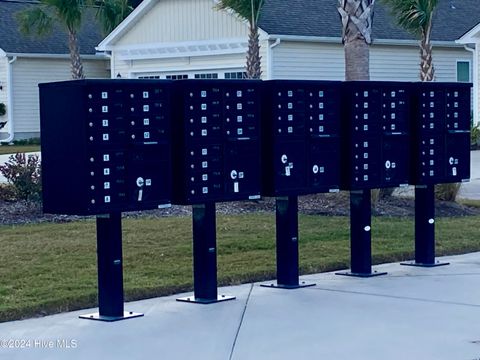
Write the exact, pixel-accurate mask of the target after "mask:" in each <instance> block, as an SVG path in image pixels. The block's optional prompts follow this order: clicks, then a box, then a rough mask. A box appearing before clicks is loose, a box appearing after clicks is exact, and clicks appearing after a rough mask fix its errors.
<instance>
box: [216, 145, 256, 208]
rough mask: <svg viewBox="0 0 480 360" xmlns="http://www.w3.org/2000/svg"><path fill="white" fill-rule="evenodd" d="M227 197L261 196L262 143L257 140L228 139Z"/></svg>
mask: <svg viewBox="0 0 480 360" xmlns="http://www.w3.org/2000/svg"><path fill="white" fill-rule="evenodd" d="M224 171H225V198H226V199H227V200H229V199H237V198H238V199H240V198H241V199H244V198H258V197H259V196H260V184H261V178H260V145H259V143H258V142H257V141H244V140H237V141H228V142H227V143H226V145H225V163H224Z"/></svg>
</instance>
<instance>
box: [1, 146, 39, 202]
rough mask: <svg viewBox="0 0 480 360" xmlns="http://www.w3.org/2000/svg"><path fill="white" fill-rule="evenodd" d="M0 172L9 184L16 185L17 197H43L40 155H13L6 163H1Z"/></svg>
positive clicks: (34, 199) (34, 198)
mask: <svg viewBox="0 0 480 360" xmlns="http://www.w3.org/2000/svg"><path fill="white" fill-rule="evenodd" d="M0 173H1V174H2V175H3V176H4V177H5V178H6V179H7V182H8V184H11V185H12V186H13V187H14V189H15V196H16V198H17V199H19V200H33V201H39V200H40V199H41V196H42V180H41V163H40V158H39V156H38V155H29V156H26V155H25V154H24V153H17V154H15V155H11V156H10V157H9V158H8V161H7V162H6V163H5V165H0Z"/></svg>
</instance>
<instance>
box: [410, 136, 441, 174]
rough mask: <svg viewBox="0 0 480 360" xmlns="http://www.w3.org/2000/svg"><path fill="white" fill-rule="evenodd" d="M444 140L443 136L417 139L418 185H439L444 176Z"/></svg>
mask: <svg viewBox="0 0 480 360" xmlns="http://www.w3.org/2000/svg"><path fill="white" fill-rule="evenodd" d="M444 154H445V139H444V136H443V135H428V134H426V135H424V136H422V137H421V138H420V139H419V148H418V154H417V155H418V156H417V159H418V160H417V164H416V166H417V171H416V173H417V176H418V181H417V183H418V184H435V183H439V182H441V181H439V180H440V179H443V177H444V175H445V164H444V162H445V159H444Z"/></svg>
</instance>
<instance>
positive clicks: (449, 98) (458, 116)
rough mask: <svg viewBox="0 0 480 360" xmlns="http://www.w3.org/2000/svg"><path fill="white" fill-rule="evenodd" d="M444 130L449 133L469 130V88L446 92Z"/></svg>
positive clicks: (453, 89)
mask: <svg viewBox="0 0 480 360" xmlns="http://www.w3.org/2000/svg"><path fill="white" fill-rule="evenodd" d="M445 93H446V120H445V123H446V128H447V130H449V131H452V130H453V131H459V130H463V131H469V130H470V109H471V107H470V101H471V100H470V96H471V95H470V88H469V87H467V88H465V87H464V88H448V89H447V90H446V92H445Z"/></svg>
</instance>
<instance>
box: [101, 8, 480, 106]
mask: <svg viewBox="0 0 480 360" xmlns="http://www.w3.org/2000/svg"><path fill="white" fill-rule="evenodd" d="M336 5H337V1H336V0H266V1H265V6H264V8H263V11H262V16H261V19H260V21H259V27H260V45H261V56H262V77H263V78H264V79H324V80H343V79H344V53H343V46H342V43H341V37H340V36H341V27H340V19H339V15H338V12H337V9H336ZM214 6H215V1H214V0H144V1H143V2H142V3H141V4H140V6H138V7H137V8H136V9H135V11H133V12H132V13H131V14H130V16H128V17H127V18H126V19H125V20H124V21H123V22H122V23H121V24H120V25H119V26H118V27H117V28H116V29H115V30H114V31H113V32H112V33H110V34H109V35H108V36H107V37H106V38H105V39H104V40H103V41H102V42H101V43H100V44H99V45H98V47H97V50H99V51H104V52H105V53H107V54H108V55H109V56H110V62H111V65H110V69H111V76H112V77H123V78H154V79H165V78H168V79H182V78H219V79H223V78H226V79H234V78H241V77H242V76H243V73H244V66H245V54H246V49H247V34H248V24H247V23H246V22H245V21H242V20H241V19H239V18H238V17H237V16H236V15H235V14H234V13H232V12H228V11H217V10H216V9H215V8H214ZM479 22H480V12H478V0H440V3H439V6H438V9H437V13H436V17H435V23H434V27H433V33H432V40H433V45H434V64H435V67H436V80H438V81H471V80H472V63H473V49H471V48H470V47H468V46H465V45H464V44H461V43H457V42H456V40H457V39H459V38H460V37H462V35H464V34H465V33H467V32H468V31H469V30H470V29H472V28H473V27H474V26H475V25H477V24H478V23H479ZM373 37H374V43H373V45H372V47H371V52H370V72H371V79H372V80H398V81H416V80H418V79H419V49H418V41H417V40H416V39H415V38H414V37H413V36H412V35H411V34H409V33H407V32H405V31H403V30H402V29H400V28H399V27H398V26H397V25H395V21H394V19H393V18H392V16H391V15H390V14H389V12H388V9H386V8H385V6H384V5H382V4H381V3H379V2H378V1H377V3H376V5H375V16H374V22H373ZM475 98H476V99H477V100H476V101H477V103H478V90H476V95H475ZM476 113H478V111H476Z"/></svg>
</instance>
